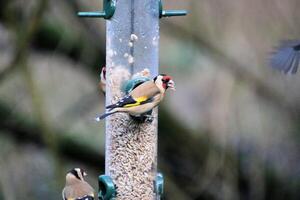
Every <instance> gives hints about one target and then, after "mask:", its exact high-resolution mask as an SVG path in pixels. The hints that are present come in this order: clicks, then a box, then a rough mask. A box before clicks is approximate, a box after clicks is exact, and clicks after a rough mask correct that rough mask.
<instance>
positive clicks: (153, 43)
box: [78, 0, 186, 199]
mask: <svg viewBox="0 0 300 200" xmlns="http://www.w3.org/2000/svg"><path fill="white" fill-rule="evenodd" d="M103 8H104V10H103V11H101V12H99V11H96V12H80V13H78V15H79V16H80V17H102V18H105V19H107V23H106V105H109V104H112V103H115V102H116V101H118V100H119V99H120V98H121V97H123V96H124V95H125V94H126V92H128V91H129V90H130V89H132V87H133V86H134V84H136V82H135V81H140V80H135V79H132V77H133V76H134V75H135V74H137V73H138V72H141V71H142V70H145V69H148V70H149V71H150V77H149V78H151V79H152V78H153V77H154V76H156V75H157V74H158V65H159V57H158V52H159V51H158V50H159V18H160V17H169V16H181V15H185V14H186V12H185V11H176V10H175V11H166V10H163V7H162V3H161V1H160V0H104V2H103ZM130 80H131V81H130ZM122 88H123V90H122ZM124 88H125V89H124ZM151 114H152V116H153V117H154V118H153V120H152V121H150V122H144V121H142V122H140V121H138V120H135V119H134V118H133V117H131V116H129V115H128V114H125V113H117V114H114V115H111V116H109V117H107V118H106V150H105V177H106V178H105V177H104V178H103V177H102V178H101V179H100V178H99V186H100V192H99V197H101V198H102V199H158V198H159V196H161V193H162V191H163V190H162V188H163V186H162V183H163V180H162V179H163V178H162V175H160V174H159V175H157V109H154V110H153V111H152V113H151ZM107 177H109V178H107ZM107 189H109V191H110V192H111V193H113V195H110V196H109V197H108V196H105V195H104V194H107V192H108V190H107ZM114 190H115V191H114ZM158 193H159V194H158Z"/></svg>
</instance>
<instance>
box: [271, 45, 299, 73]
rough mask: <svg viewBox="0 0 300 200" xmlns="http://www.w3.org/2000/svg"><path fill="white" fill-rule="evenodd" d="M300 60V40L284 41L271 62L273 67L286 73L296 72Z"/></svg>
mask: <svg viewBox="0 0 300 200" xmlns="http://www.w3.org/2000/svg"><path fill="white" fill-rule="evenodd" d="M299 60H300V40H286V41H282V42H281V44H280V45H279V47H278V48H277V49H276V51H275V52H274V53H273V55H272V57H271V60H270V64H271V67H273V68H274V69H277V70H279V71H283V72H284V73H285V74H287V73H289V72H290V73H292V74H295V73H296V72H297V70H298V67H299Z"/></svg>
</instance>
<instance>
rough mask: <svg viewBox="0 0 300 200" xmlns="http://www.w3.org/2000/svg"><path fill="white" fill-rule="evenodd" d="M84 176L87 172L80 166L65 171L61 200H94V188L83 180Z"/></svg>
mask: <svg viewBox="0 0 300 200" xmlns="http://www.w3.org/2000/svg"><path fill="white" fill-rule="evenodd" d="M85 176H87V173H86V172H85V171H84V170H83V169H81V168H74V169H72V170H71V171H69V172H68V173H67V175H66V185H65V187H64V189H63V191H62V196H63V200H94V189H93V188H92V187H91V186H90V185H89V184H88V183H87V182H86V181H85V180H84V178H83V177H85Z"/></svg>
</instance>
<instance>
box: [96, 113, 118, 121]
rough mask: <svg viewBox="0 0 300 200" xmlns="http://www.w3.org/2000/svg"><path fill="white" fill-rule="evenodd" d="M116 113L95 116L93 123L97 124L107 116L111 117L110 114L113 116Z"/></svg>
mask: <svg viewBox="0 0 300 200" xmlns="http://www.w3.org/2000/svg"><path fill="white" fill-rule="evenodd" d="M116 112H118V111H113V112H107V113H104V114H102V115H97V116H96V117H95V121H97V122H99V121H101V120H103V119H105V118H106V117H107V116H109V115H112V114H114V113H116Z"/></svg>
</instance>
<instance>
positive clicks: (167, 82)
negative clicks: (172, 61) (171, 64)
mask: <svg viewBox="0 0 300 200" xmlns="http://www.w3.org/2000/svg"><path fill="white" fill-rule="evenodd" d="M153 81H154V83H155V84H156V85H157V86H158V87H159V88H161V89H163V90H164V91H165V90H167V89H168V88H170V89H171V90H175V82H174V81H173V80H172V77H171V76H168V75H166V74H159V75H158V76H156V77H155V78H154V79H153Z"/></svg>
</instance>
